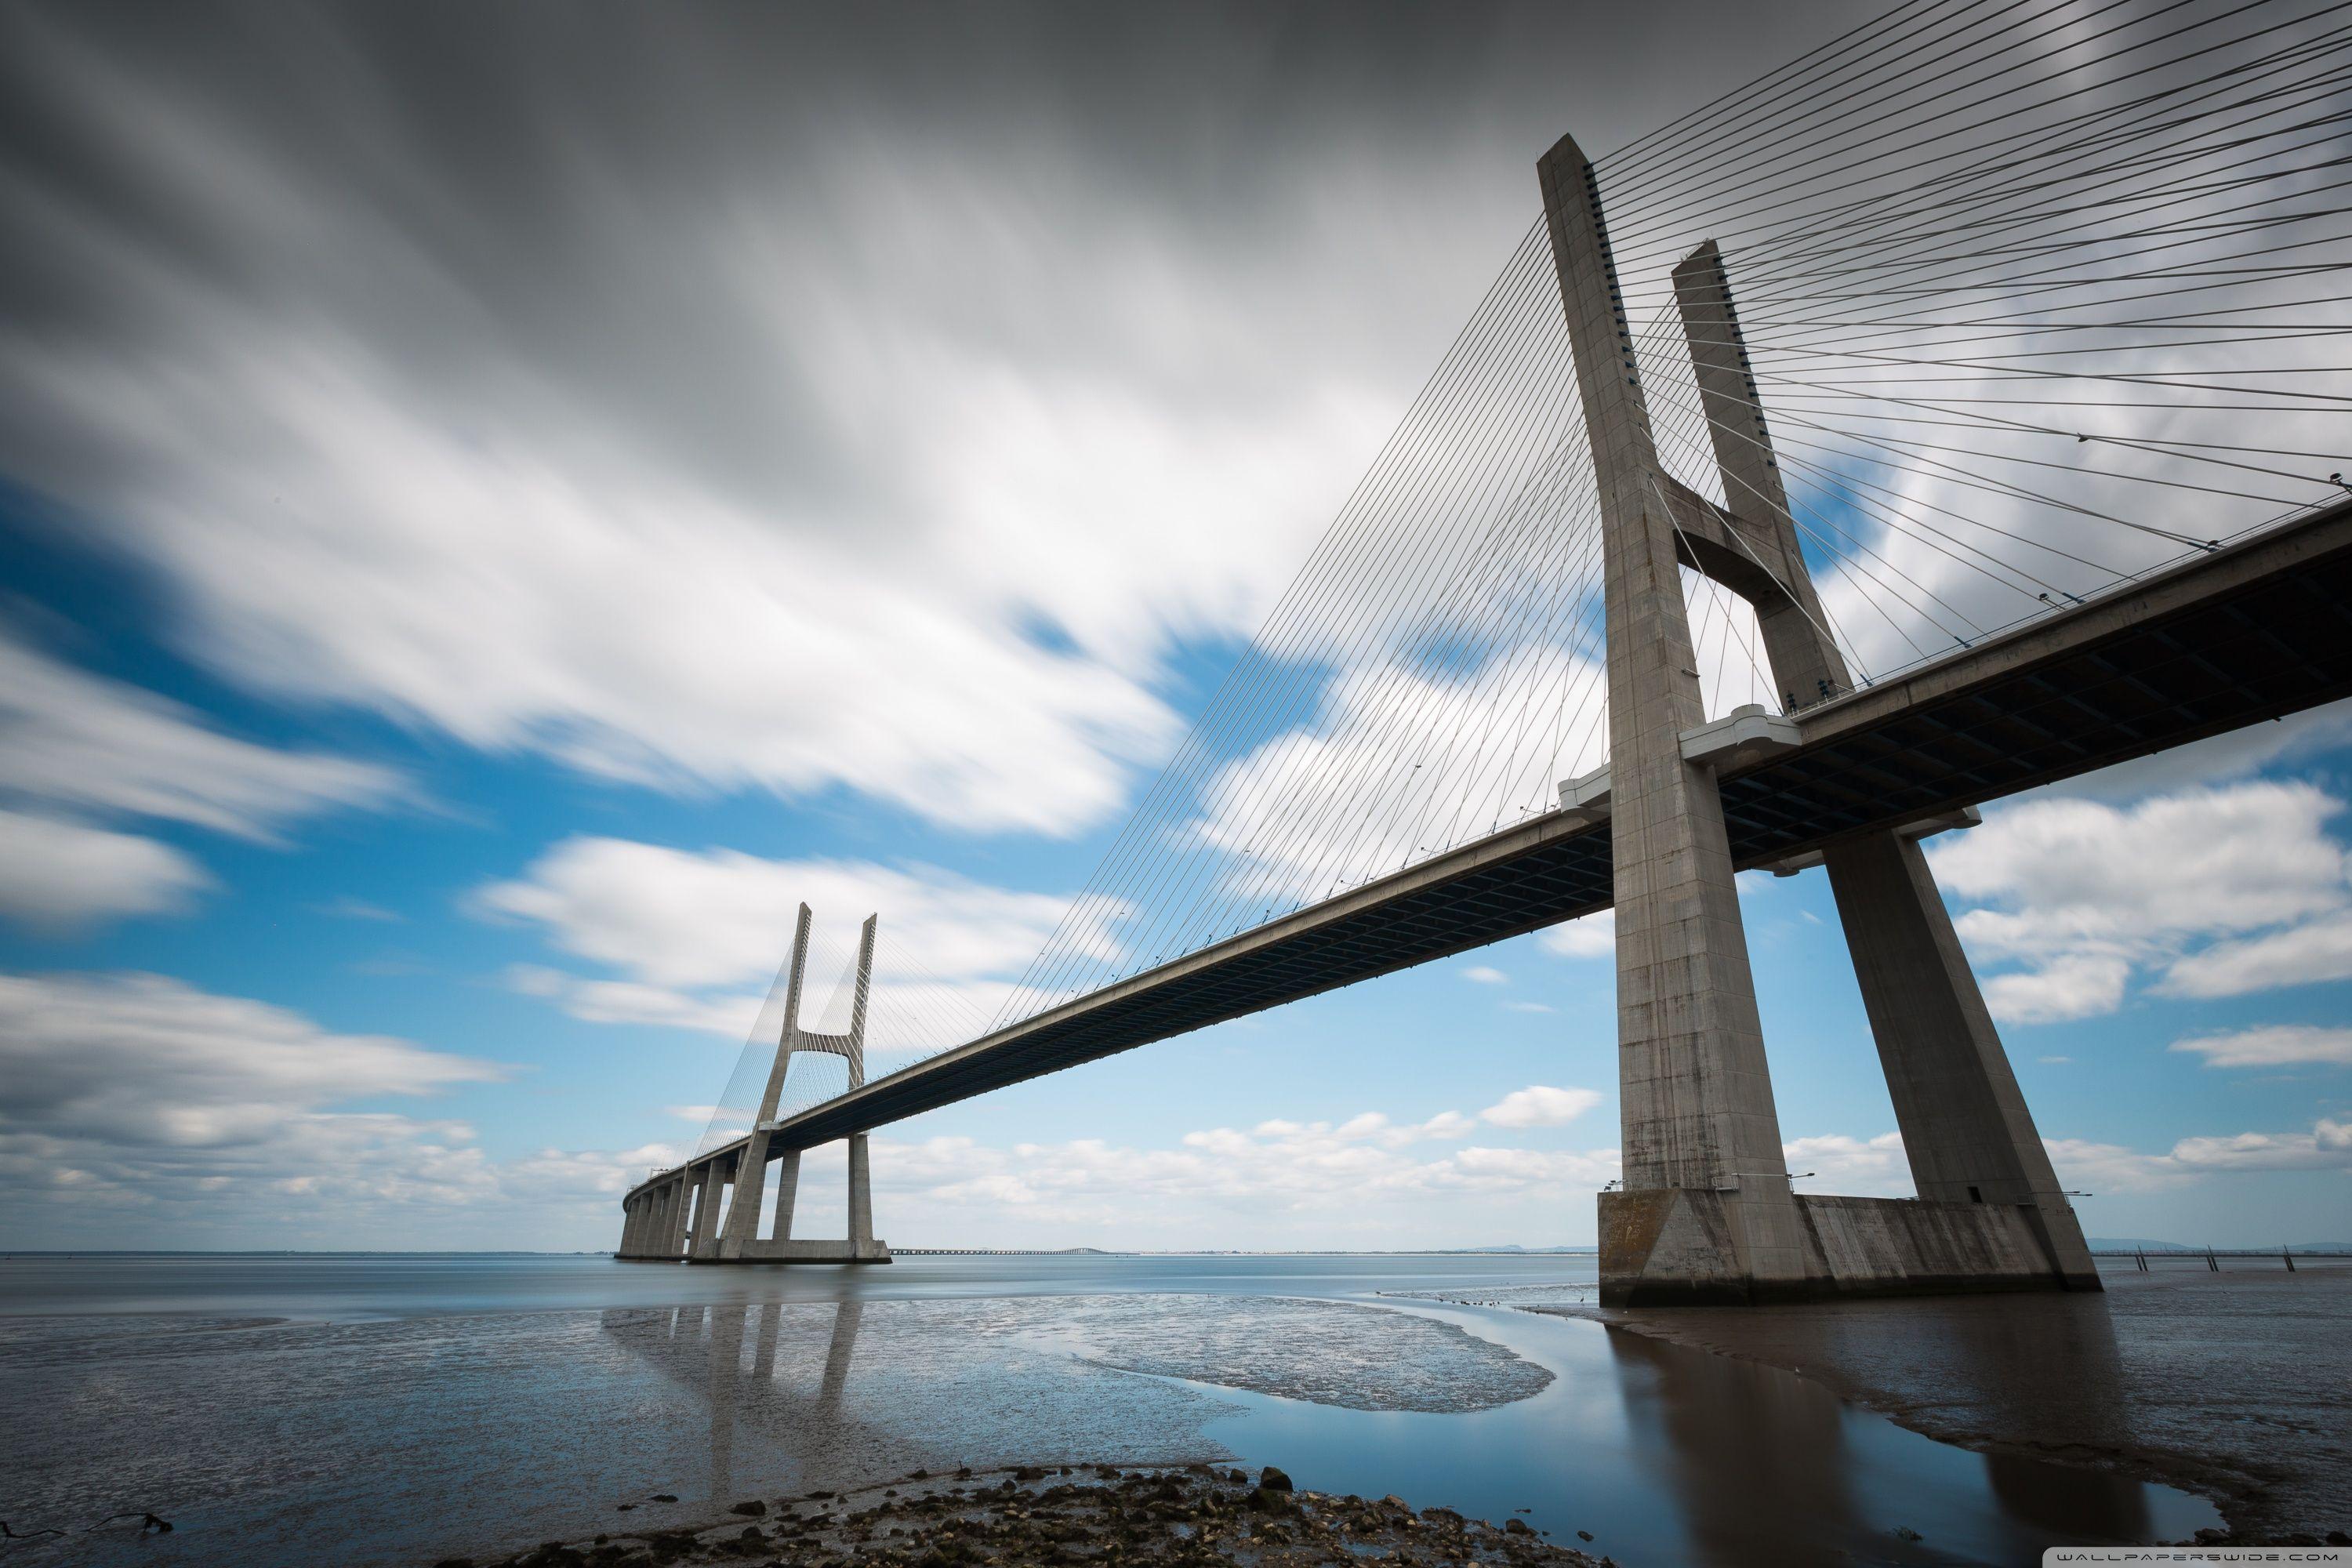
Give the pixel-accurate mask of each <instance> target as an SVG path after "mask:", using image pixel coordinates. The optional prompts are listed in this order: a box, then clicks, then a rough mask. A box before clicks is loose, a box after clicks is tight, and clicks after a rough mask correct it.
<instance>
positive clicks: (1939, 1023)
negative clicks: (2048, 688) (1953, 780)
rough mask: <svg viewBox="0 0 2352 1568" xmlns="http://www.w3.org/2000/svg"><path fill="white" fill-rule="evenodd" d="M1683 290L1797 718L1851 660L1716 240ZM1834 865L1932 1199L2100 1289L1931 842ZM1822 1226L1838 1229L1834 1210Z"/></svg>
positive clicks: (1894, 1091) (1774, 648)
mask: <svg viewBox="0 0 2352 1568" xmlns="http://www.w3.org/2000/svg"><path fill="white" fill-rule="evenodd" d="M1674 283H1675V301H1676V304H1677V306H1678V307H1679V311H1680V314H1681V317H1682V322H1683V335H1684V338H1685V342H1687V344H1688V346H1689V349H1690V356H1691V365H1692V368H1693V371H1694V372H1695V374H1696V378H1697V383H1698V389H1699V403H1700V409H1701V412H1702V413H1703V414H1704V415H1705V416H1706V425H1707V435H1708V437H1709V440H1710V443H1711V445H1712V446H1713V447H1714V451H1715V459H1716V468H1717V472H1718V473H1719V474H1720V475H1721V476H1722V479H1723V489H1724V496H1725V499H1726V500H1727V501H1728V502H1729V503H1730V509H1729V510H1730V512H1731V514H1732V515H1731V518H1730V522H1731V525H1732V527H1733V528H1734V529H1736V530H1737V531H1738V534H1739V536H1740V538H1741V540H1742V541H1743V542H1745V544H1746V545H1747V548H1748V550H1749V552H1750V553H1751V554H1753V555H1754V556H1755V557H1756V559H1757V560H1758V561H1759V563H1761V564H1763V565H1765V566H1766V567H1767V568H1768V569H1769V573H1770V574H1772V575H1773V576H1774V577H1775V578H1777V579H1778V580H1779V582H1780V586H1781V587H1782V588H1783V589H1784V590H1785V597H1782V598H1780V600H1779V601H1778V602H1777V603H1774V604H1771V605H1759V606H1758V622H1759V626H1760V628H1761V630H1762V632H1763V637H1764V648H1765V655H1766V657H1767V658H1768V659H1769V662H1770V664H1771V666H1772V673H1773V676H1774V679H1775V684H1777V685H1779V686H1780V688H1781V689H1782V695H1783V697H1784V698H1785V699H1786V700H1787V701H1788V704H1789V706H1790V707H1792V708H1794V707H1801V706H1805V705H1808V704H1811V703H1813V702H1816V701H1819V700H1823V699H1826V698H1829V697H1832V696H1834V695H1836V694H1838V693H1840V692H1843V691H1844V690H1845V689H1846V688H1847V686H1848V685H1849V683H1850V677H1849V676H1848V673H1847V670H1846V665H1845V658H1844V656H1843V654H1842V653H1840V651H1839V650H1838V647H1837V644H1836V641H1835V639H1833V638H1832V637H1831V636H1830V634H1829V630H1828V627H1827V626H1826V625H1825V624H1824V617H1823V615H1822V607H1821V599H1820V597H1819V596H1818V595H1816V593H1815V591H1814V588H1813V582H1812V574H1811V571H1810V570H1809V569H1808V568H1807V567H1806V565H1805V557H1804V550H1803V546H1802V544H1801V541H1800V539H1799V537H1798V532H1797V520H1796V515H1795V514H1794V513H1793V512H1792V511H1790V508H1789V497H1788V491H1787V489H1786V487H1785V486H1784V485H1783V483H1782V481H1781V478H1780V465H1779V462H1778V460H1777V459H1776V458H1775V457H1774V456H1773V451H1772V437H1771V432H1770V430H1769V427H1768V426H1767V425H1766V423H1765V418H1764V409H1763V405H1762V403H1761V400H1760V398H1759V395H1758V392H1757V387H1756V381H1755V375H1754V371H1753V368H1752V367H1751V366H1750V364H1749V363H1748V348H1747V342H1746V340H1745V337H1744V336H1743V334H1742V333H1741V331H1740V329H1739V313H1738V307H1737V306H1736V305H1735V304H1734V303H1733V300H1732V297H1731V285H1730V281H1729V279H1728V278H1727V276H1726V274H1725V271H1724V266H1723V256H1722V253H1721V251H1720V250H1719V249H1718V248H1717V246H1716V244H1715V242H1714V241H1713V240H1709V241H1707V242H1706V244H1704V245H1702V246H1700V247H1698V248H1697V249H1696V250H1694V251H1692V252H1691V253H1690V255H1688V256H1687V257H1685V258H1683V260H1682V262H1681V263H1680V264H1679V265H1677V266H1676V267H1675V272H1674ZM1822 860H1823V863H1824V864H1825V865H1826V866H1827V868H1828V869H1829V876H1830V889H1831V891H1832V893H1833V894H1834V895H1835V896H1836V899H1837V906H1838V918H1839V921H1840V922H1841V923H1842V924H1843V926H1844V928H1845V938H1846V947H1847V949H1848V951H1849V952H1851V953H1852V955H1853V966H1854V975H1855V978H1856V979H1857V980H1859V981H1860V983H1861V986H1862V999H1863V1005H1864V1008H1865V1010H1867V1012H1868V1013H1869V1016H1870V1029H1871V1035H1872V1037H1874V1040H1875V1041H1876V1044H1877V1047H1878V1058H1879V1061H1880V1064H1881V1065H1882V1066H1883V1067H1884V1068H1885V1072H1886V1088H1887V1093H1888V1096H1889V1098H1890V1099H1892V1100H1893V1101H1894V1103H1895V1123H1896V1125H1897V1126H1899V1127H1900V1128H1901V1129H1902V1131H1903V1147H1904V1151H1905V1152H1906V1154H1907V1155H1908V1157H1909V1159H1910V1163H1911V1177H1912V1182H1913V1184H1914V1185H1915V1186H1916V1188H1917V1189H1918V1194H1919V1197H1920V1198H1921V1199H1922V1200H1923V1201H1925V1202H1927V1203H1932V1204H1971V1205H2001V1206H2005V1207H2007V1208H2009V1209H2011V1210H2012V1211H2014V1212H2015V1213H2016V1214H2017V1215H2021V1217H2022V1218H2023V1220H2024V1228H2025V1230H2026V1231H2027V1232H2029V1233H2030V1234H2031V1236H2032V1237H2033V1238H2034V1240H2035V1242H2037V1243H2038V1245H2039V1247H2040V1250H2041V1252H2042V1256H2043V1258H2045V1259H2046V1262H2047V1265H2048V1272H2049V1274H2050V1275H2051V1276H2053V1277H2054V1279H2055V1281H2056V1282H2058V1283H2060V1284H2063V1286H2064V1287H2065V1288H2067V1289H2089V1290H2095V1289H2100V1285H2099V1280H2098V1274H2097V1271H2096V1269H2095V1266H2094V1265H2093V1264H2092V1262H2091V1256H2090V1250H2089V1248H2088V1247H2087V1246H2086V1245H2085V1244H2084V1239H2083V1227H2082V1222H2081V1221H2080V1220H2079V1219H2078V1218H2077V1217H2076V1216H2075V1215H2074V1209H2073V1207H2072V1205H2069V1204H2068V1203H2067V1202H2066V1198H2065V1194H2063V1192H2061V1191H2060V1189H2059V1186H2058V1178H2057V1176H2056V1173H2054V1172H2053V1170H2052V1169H2051V1165H2050V1156H2049V1153H2048V1152H2047V1151H2045V1150H2044V1149H2043V1148H2042V1139H2041V1135H2040V1134H2039V1133H2038V1132H2036V1131H2035V1130H2034V1126H2033V1117H2032V1113H2031V1112H2029V1111H2028V1110H2026V1107H2025V1097H2024V1095H2023V1094H2022V1093H2021V1092H2020V1091H2019V1089H2018V1087H2017V1076H2016V1074H2015V1073H2014V1072H2012V1071H2011V1068H2010V1065H2009V1056H2008V1053H2007V1052H2006V1051H2004V1050H2003V1049H2002V1048H2001V1043H2000V1034H1999V1032H1998V1031H1997V1030H1995V1029H1994V1027H1993V1023H1992V1015H1991V1014H1990V1012H1989V1011H1988V1010H1987V1009H1986V1007H1985V1005H1984V996H1983V994H1982V993H1981V992H1980V991H1979V989H1978V987H1977V981H1976V975H1975V973H1973V972H1972V971H1970V969H1969V963H1968V956H1967V954H1966V953H1964V952H1962V951H1961V949H1960V944H1959V939H1958V936H1957V935H1956V934H1955V933H1954V931H1953V930H1952V919H1951V915H1950V913H1949V912H1948V910H1946V909H1945V908H1944V899H1943V895H1942V893H1941V892H1939V891H1938V890H1937V887H1936V879H1935V877H1934V876H1933V874H1931V873H1930V872H1929V871H1928V869H1927V858H1926V857H1925V856H1924V855H1922V854H1921V852H1920V849H1919V846H1918V843H1917V842H1916V839H1914V838H1909V837H1903V836H1902V835H1900V834H1898V833H1893V832H1883V833H1874V834H1868V835H1865V836H1863V837H1858V838H1854V839H1850V840H1848V841H1846V842H1844V843H1842V844H1837V845H1833V846H1832V847H1829V848H1828V849H1826V850H1824V851H1823V854H1822ZM1821 1223H1828V1216H1827V1211H1825V1212H1824V1215H1823V1216H1822V1220H1821ZM1955 1228H1956V1229H1958V1230H1959V1231H1962V1232H1966V1231H1968V1230H1969V1229H1971V1228H1972V1227H1970V1226H1967V1225H1965V1224H1962V1225H1959V1226H1956V1227H1955ZM1831 1250H1832V1251H1835V1250H1837V1248H1836V1247H1834V1246H1832V1247H1831ZM1993 1263H1994V1259H1993V1258H1992V1257H1991V1256H1990V1255H1989V1254H1988V1255H1986V1256H1984V1257H1982V1258H1980V1259H1979V1265H1969V1264H1968V1263H1967V1262H1966V1261H1965V1260H1961V1261H1960V1262H1958V1264H1957V1265H1948V1267H1952V1266H1956V1267H1958V1268H1960V1269H1961V1270H1962V1272H1961V1273H1960V1274H1959V1275H1955V1276H1950V1277H1948V1278H1947V1279H1946V1280H1945V1281H1944V1282H1945V1283H1946V1284H1948V1285H1955V1286H1958V1285H1965V1284H1968V1283H1969V1280H1968V1279H1966V1277H1965V1276H1966V1273H1967V1271H1968V1269H1969V1268H1971V1267H1974V1268H1978V1271H1979V1272H1982V1273H1985V1274H1986V1275H1988V1277H2000V1278H2003V1279H2006V1278H2007V1273H2006V1269H2007V1268H2008V1267H2009V1266H2008V1265H2006V1264H2002V1265H1999V1266H1997V1267H1990V1268H1987V1267H1982V1266H1984V1265H1992V1264H1993Z"/></svg>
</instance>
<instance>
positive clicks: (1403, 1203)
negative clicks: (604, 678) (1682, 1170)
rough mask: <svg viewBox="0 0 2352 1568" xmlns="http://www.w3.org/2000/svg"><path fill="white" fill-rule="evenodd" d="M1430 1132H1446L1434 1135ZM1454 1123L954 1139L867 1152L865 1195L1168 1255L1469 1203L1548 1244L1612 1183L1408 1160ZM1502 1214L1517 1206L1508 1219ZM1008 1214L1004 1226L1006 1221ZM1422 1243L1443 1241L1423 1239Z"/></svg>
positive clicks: (1301, 1236)
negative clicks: (1135, 1138)
mask: <svg viewBox="0 0 2352 1568" xmlns="http://www.w3.org/2000/svg"><path fill="white" fill-rule="evenodd" d="M1441 1125H1442V1126H1443V1127H1444V1131H1435V1132H1433V1131H1430V1130H1431V1129H1433V1128H1436V1127H1440V1126H1441ZM1469 1125H1470V1122H1469V1119H1468V1118H1465V1117H1443V1116H1442V1117H1437V1118H1433V1119H1432V1120H1431V1121H1428V1122H1424V1123H1422V1124H1420V1125H1419V1126H1418V1127H1412V1128H1399V1127H1397V1126H1394V1125H1392V1124H1391V1123H1390V1122H1389V1121H1388V1119H1387V1118H1385V1117H1382V1116H1379V1115H1377V1114H1374V1115H1367V1116H1360V1117H1356V1118H1353V1119H1351V1120H1349V1121H1346V1122H1343V1123H1340V1124H1339V1125H1336V1126H1335V1125H1333V1124H1332V1123H1329V1122H1324V1121H1318V1122H1312V1123H1301V1122H1297V1121H1282V1120H1276V1121H1269V1122H1266V1123H1264V1124H1261V1125H1260V1126H1258V1127H1256V1128H1255V1129H1253V1130H1251V1131H1237V1130H1234V1129H1232V1128H1217V1129H1212V1130H1208V1131H1196V1132H1190V1133H1186V1134H1185V1135H1184V1136H1183V1138H1182V1139H1181V1141H1180V1142H1179V1144H1178V1146H1177V1147H1174V1148H1164V1149H1140V1148H1130V1147H1121V1146H1118V1145H1114V1144H1110V1143H1108V1142H1103V1141H1100V1140H1095V1139H1080V1140H1076V1141H1074V1142H1067V1143H1059V1144H1039V1143H1021V1144H1015V1145H1013V1147H1011V1148H994V1147H990V1146H987V1145H983V1144H981V1143H978V1142H974V1141H973V1140H971V1139H970V1138H964V1137H939V1138H931V1139H928V1140H923V1141H919V1142H896V1141H891V1140H887V1139H886V1138H883V1137H878V1136H877V1139H876V1141H875V1143H874V1151H873V1155H874V1166H873V1168H874V1177H875V1184H876V1187H877V1191H878V1192H882V1193H887V1194H891V1201H890V1203H889V1205H888V1206H889V1208H890V1210H891V1212H892V1215H893V1218H892V1223H893V1225H894V1226H902V1227H903V1226H908V1225H911V1224H919V1223H922V1222H923V1220H924V1219H925V1218H929V1219H930V1220H931V1222H932V1223H934V1224H937V1225H940V1226H942V1227H944V1226H949V1225H952V1226H954V1227H955V1233H957V1234H965V1235H969V1234H972V1233H973V1231H974V1227H978V1230H979V1231H980V1232H981V1233H983V1234H986V1233H994V1234H1002V1233H1003V1231H1002V1227H1003V1226H1006V1225H1007V1224H1008V1223H1011V1224H1018V1225H1026V1224H1030V1223H1033V1222H1047V1223H1051V1224H1053V1225H1055V1226H1069V1227H1073V1228H1074V1229H1076V1230H1084V1229H1090V1228H1091V1229H1099V1230H1101V1231H1103V1232H1105V1233H1107V1234H1108V1237H1109V1238H1110V1239H1115V1240H1116V1239H1127V1240H1129V1241H1142V1242H1145V1243H1146V1244H1149V1243H1150V1241H1151V1240H1152V1239H1153V1238H1154V1237H1159V1238H1160V1239H1161V1240H1162V1242H1163V1244H1171V1245H1173V1244H1181V1243H1182V1242H1183V1241H1184V1240H1186V1239H1190V1238H1192V1237H1198V1238H1202V1239H1206V1240H1208V1242H1209V1244H1211V1245H1221V1246H1232V1245H1301V1244H1304V1245H1316V1244H1317V1242H1318V1238H1320V1239H1321V1240H1323V1241H1326V1242H1328V1240H1329V1239H1330V1238H1332V1237H1339V1236H1349V1235H1354V1234H1370V1235H1374V1236H1381V1237H1386V1238H1387V1239H1386V1240H1384V1241H1382V1242H1381V1243H1379V1244H1380V1245H1393V1244H1394V1240H1395V1237H1397V1236H1398V1235H1399V1234H1400V1232H1401V1231H1403V1232H1410V1230H1411V1229H1412V1228H1413V1227H1414V1226H1415V1225H1416V1224H1417V1223H1425V1222H1426V1221H1427V1220H1428V1219H1429V1218H1430V1217H1431V1216H1434V1215H1443V1214H1444V1213H1445V1212H1446V1210H1445V1208H1444V1205H1445V1203H1446V1202H1447V1200H1449V1199H1454V1200H1458V1199H1460V1198H1463V1197H1465V1196H1475V1197H1476V1198H1478V1199H1479V1200H1480V1201H1481V1203H1482V1204H1498V1205H1506V1206H1504V1207H1502V1208H1499V1209H1482V1212H1483V1213H1486V1214H1488V1215H1491V1216H1497V1217H1494V1218H1492V1219H1491V1220H1490V1223H1497V1224H1513V1225H1527V1224H1534V1225H1540V1226H1543V1230H1542V1231H1541V1232H1539V1233H1538V1234H1539V1235H1546V1236H1549V1235H1551V1234H1557V1228H1556V1227H1559V1226H1561V1225H1563V1224H1564V1223H1566V1222H1565V1221H1564V1219H1563V1218H1562V1215H1564V1213H1565V1212H1567V1211H1568V1209H1569V1208H1570V1205H1589V1204H1590V1202H1591V1194H1593V1193H1594V1192H1596V1191H1598V1190H1599V1189H1600V1187H1601V1184H1603V1183H1605V1182H1607V1181H1609V1180H1610V1179H1612V1177H1614V1176H1615V1175H1616V1174H1617V1170H1618V1164H1617V1154H1616V1151H1614V1150H1611V1149H1603V1150H1591V1151H1583V1152H1575V1151H1544V1150H1529V1149H1500V1148H1491V1147H1484V1146H1479V1145H1470V1146H1466V1147H1461V1148H1456V1149H1454V1150H1453V1151H1451V1152H1447V1153H1444V1154H1442V1155H1438V1156H1435V1157H1433V1158H1419V1157H1415V1156H1414V1155H1412V1154H1411V1153H1409V1152H1406V1150H1407V1147H1408V1145H1409V1144H1411V1143H1412V1142H1417V1141H1419V1140H1420V1139H1422V1138H1423V1137H1444V1138H1449V1139H1452V1138H1459V1137H1461V1136H1463V1135H1464V1134H1465V1133H1466V1131H1468V1128H1469ZM811 1166H813V1167H814V1180H813V1179H812V1173H810V1172H809V1171H808V1169H807V1168H805V1167H804V1173H803V1191H804V1192H813V1193H814V1194H815V1195H814V1198H813V1200H812V1201H813V1202H814V1204H815V1205H826V1204H829V1203H830V1202H832V1201H833V1199H832V1191H831V1189H832V1184H833V1183H834V1181H835V1179H836V1178H835V1177H834V1176H833V1175H832V1173H831V1166H830V1164H829V1163H828V1162H827V1161H825V1160H824V1159H823V1158H822V1157H818V1158H815V1159H814V1160H812V1162H811ZM1509 1205H1518V1206H1517V1207H1516V1208H1514V1207H1512V1206H1509ZM1008 1210H1010V1211H1017V1213H1013V1214H1010V1215H1008V1214H1007V1212H1006V1211H1008ZM1432 1234H1440V1233H1439V1232H1437V1231H1434V1230H1433V1231H1432Z"/></svg>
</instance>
